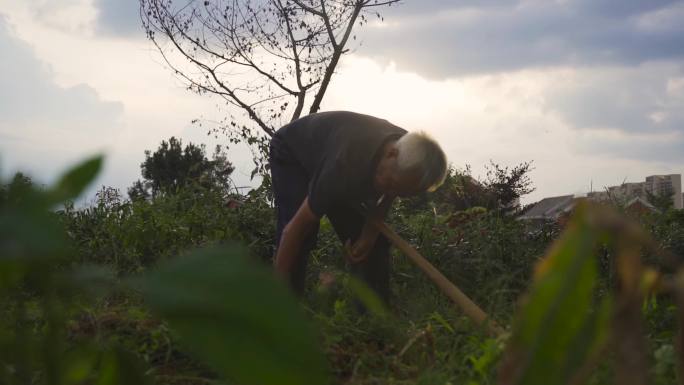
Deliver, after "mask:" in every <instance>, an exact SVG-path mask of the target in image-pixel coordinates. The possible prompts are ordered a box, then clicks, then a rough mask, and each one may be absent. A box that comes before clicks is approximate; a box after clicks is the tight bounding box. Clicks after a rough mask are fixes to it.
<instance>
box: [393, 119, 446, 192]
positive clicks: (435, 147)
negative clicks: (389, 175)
mask: <svg viewBox="0 0 684 385" xmlns="http://www.w3.org/2000/svg"><path fill="white" fill-rule="evenodd" d="M395 147H396V149H397V150H398V152H399V153H398V154H397V166H398V168H399V172H417V173H419V175H420V176H421V180H420V185H419V187H420V189H421V190H426V191H434V190H436V189H437V187H439V186H440V185H441V184H442V183H443V182H444V178H446V174H447V160H446V155H444V151H442V148H441V147H440V146H439V144H438V143H437V142H436V141H435V140H434V139H432V138H431V137H430V136H429V135H428V134H426V133H425V132H422V131H421V132H410V133H408V134H406V135H404V136H402V137H401V138H399V140H398V141H397V143H396V144H395Z"/></svg>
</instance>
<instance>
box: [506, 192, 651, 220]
mask: <svg viewBox="0 0 684 385" xmlns="http://www.w3.org/2000/svg"><path fill="white" fill-rule="evenodd" d="M586 199H590V198H584V197H575V196H574V195H563V196H558V197H551V198H544V199H542V200H541V201H539V202H537V203H535V204H534V205H533V206H532V207H530V208H529V209H528V210H527V211H525V212H524V213H523V214H522V215H520V216H519V217H518V219H521V220H526V221H531V222H545V221H555V222H558V223H561V224H563V223H565V221H566V220H567V219H568V218H569V216H570V214H571V213H572V211H573V210H574V209H575V206H577V204H578V203H579V202H581V201H583V200H586ZM623 207H624V209H625V211H626V212H628V213H632V214H637V215H640V214H645V213H649V212H657V211H658V209H657V208H655V207H654V206H653V205H652V204H650V203H649V202H648V201H647V200H646V199H644V198H642V197H634V198H632V199H630V200H628V201H626V202H625V204H624V206H623Z"/></svg>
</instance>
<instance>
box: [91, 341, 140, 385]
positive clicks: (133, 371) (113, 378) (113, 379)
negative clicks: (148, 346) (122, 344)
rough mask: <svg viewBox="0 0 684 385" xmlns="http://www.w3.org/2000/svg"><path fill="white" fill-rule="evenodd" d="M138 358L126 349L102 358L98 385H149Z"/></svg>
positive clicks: (107, 354)
mask: <svg viewBox="0 0 684 385" xmlns="http://www.w3.org/2000/svg"><path fill="white" fill-rule="evenodd" d="M149 383H150V381H149V378H148V377H147V376H145V374H144V372H143V370H142V368H141V366H140V362H139V360H138V358H137V357H136V356H135V355H133V354H132V353H130V352H128V351H126V350H124V349H120V348H118V349H113V350H112V351H109V352H107V353H106V354H104V355H103V357H102V362H101V368H100V373H99V378H98V380H97V382H96V384H97V385H132V384H135V385H145V384H149Z"/></svg>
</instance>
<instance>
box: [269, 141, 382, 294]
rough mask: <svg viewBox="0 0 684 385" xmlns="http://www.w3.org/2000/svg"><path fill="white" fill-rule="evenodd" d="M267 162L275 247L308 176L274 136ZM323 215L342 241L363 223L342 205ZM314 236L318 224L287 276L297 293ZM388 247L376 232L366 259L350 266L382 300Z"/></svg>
mask: <svg viewBox="0 0 684 385" xmlns="http://www.w3.org/2000/svg"><path fill="white" fill-rule="evenodd" d="M269 164H270V168H271V182H272V184H273V196H274V199H275V207H276V215H277V228H276V242H277V244H276V246H278V245H280V238H281V236H282V233H283V229H284V228H285V226H286V225H287V224H288V223H289V222H290V220H291V219H292V217H293V216H294V215H295V213H296V212H297V210H298V209H299V207H300V206H301V205H302V202H303V201H304V199H305V198H306V196H307V194H308V191H309V181H310V176H309V175H308V173H307V172H306V170H305V169H304V167H303V166H302V165H301V164H299V162H298V161H297V160H296V159H295V158H294V156H293V154H292V153H291V152H290V151H289V149H288V148H287V146H286V145H285V144H284V143H282V141H280V140H279V138H278V137H277V136H276V137H274V138H273V140H272V141H271V147H270V156H269ZM326 216H327V217H328V219H329V220H330V223H331V224H332V226H333V229H334V230H335V233H337V236H338V237H339V239H340V241H341V242H342V243H345V242H346V241H347V240H351V241H352V244H353V242H354V241H355V240H356V239H357V238H358V237H359V235H360V234H361V230H362V229H363V225H364V223H365V219H364V217H363V216H362V215H361V214H360V213H358V212H356V211H354V210H353V209H351V208H349V207H347V206H342V205H340V206H339V207H334V208H332V209H331V210H329V212H328V213H327V214H326ZM317 237H318V227H316V230H315V231H314V232H312V233H311V234H310V235H309V236H308V237H307V239H306V241H305V242H304V243H303V244H302V246H301V249H300V256H299V258H298V259H297V264H296V265H295V268H294V271H293V272H292V275H291V277H290V279H291V281H290V284H291V286H292V288H293V289H294V291H295V292H296V293H298V294H302V293H303V292H304V287H305V278H306V265H307V262H308V259H309V254H310V252H311V250H312V249H313V248H314V247H315V246H316V238H317ZM389 246H390V245H389V241H388V240H387V239H386V238H385V237H384V236H383V235H382V234H380V235H379V236H378V239H377V241H376V242H375V245H374V246H373V249H372V250H371V252H370V254H369V255H368V258H366V260H364V261H363V262H360V263H357V264H353V265H352V266H351V273H352V275H354V276H356V277H357V278H359V279H361V280H362V281H363V282H365V283H366V284H367V285H368V286H369V287H370V288H371V289H373V290H374V291H375V292H376V293H377V294H378V296H379V297H380V298H381V299H383V300H384V301H385V302H387V300H388V299H389Z"/></svg>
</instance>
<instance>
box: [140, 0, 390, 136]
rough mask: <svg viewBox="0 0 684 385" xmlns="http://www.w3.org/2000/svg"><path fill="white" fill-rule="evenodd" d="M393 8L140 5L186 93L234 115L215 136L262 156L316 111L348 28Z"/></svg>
mask: <svg viewBox="0 0 684 385" xmlns="http://www.w3.org/2000/svg"><path fill="white" fill-rule="evenodd" d="M399 1H400V0H140V5H141V7H140V11H141V17H142V22H143V26H144V28H145V30H146V31H147V36H148V38H149V39H150V40H151V41H152V42H153V43H154V44H155V46H156V47H157V49H158V50H159V52H161V54H162V57H163V58H164V61H165V62H166V64H167V65H168V66H169V67H170V68H171V69H172V70H173V71H174V73H175V74H176V75H177V76H178V77H180V78H181V79H182V80H183V81H184V82H185V83H187V85H188V89H189V90H191V91H194V92H196V93H199V94H213V95H217V96H219V97H220V98H222V100H223V101H224V102H225V103H226V104H227V105H228V106H230V107H235V108H229V113H228V116H226V117H225V119H223V120H222V121H220V122H218V123H219V124H218V125H217V127H216V128H214V129H213V131H214V133H216V132H218V131H222V132H224V133H226V134H228V136H229V139H230V141H231V142H234V143H236V142H239V141H246V142H248V143H249V144H252V145H254V144H256V145H259V147H261V149H264V147H265V144H266V143H267V138H268V137H269V136H270V135H273V133H274V132H275V130H276V129H277V128H278V126H280V125H281V124H283V123H286V122H289V121H292V120H295V119H297V118H299V117H300V116H301V115H302V113H303V111H305V109H306V107H307V105H308V111H309V113H314V112H317V111H318V110H319V109H320V106H321V101H322V100H323V97H324V96H325V92H326V90H327V89H328V85H329V84H330V80H331V78H332V76H333V74H334V72H335V69H336V67H337V65H338V63H339V61H340V58H341V57H342V55H344V54H345V53H347V52H348V51H349V50H348V48H346V47H347V45H348V42H349V41H350V39H352V40H355V39H356V36H355V35H354V34H353V30H354V27H355V26H356V25H357V24H358V25H363V24H366V23H368V22H369V20H370V17H377V18H378V19H380V20H381V19H382V17H381V16H380V14H379V13H378V11H377V10H378V9H379V8H380V7H382V6H390V5H392V4H395V3H397V2H399ZM310 95H312V98H310V97H309V96H310ZM308 99H311V100H310V101H309V100H308ZM236 114H244V115H246V116H247V117H248V118H249V119H251V121H252V122H253V124H240V123H238V121H239V120H238V119H236Z"/></svg>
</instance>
